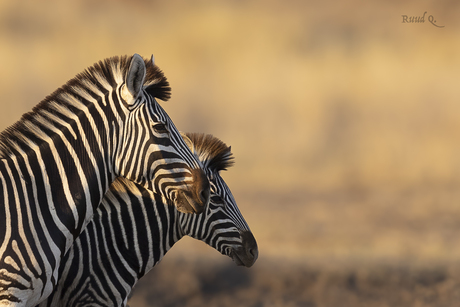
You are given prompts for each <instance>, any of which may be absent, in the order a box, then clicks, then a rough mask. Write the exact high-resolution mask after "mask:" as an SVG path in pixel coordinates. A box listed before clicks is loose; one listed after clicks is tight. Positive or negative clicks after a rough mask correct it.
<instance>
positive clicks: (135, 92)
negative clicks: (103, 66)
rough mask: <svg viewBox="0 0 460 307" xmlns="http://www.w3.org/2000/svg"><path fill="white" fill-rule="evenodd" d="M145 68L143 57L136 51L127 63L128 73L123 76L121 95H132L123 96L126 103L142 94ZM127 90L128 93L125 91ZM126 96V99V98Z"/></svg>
mask: <svg viewBox="0 0 460 307" xmlns="http://www.w3.org/2000/svg"><path fill="white" fill-rule="evenodd" d="M145 74H146V69H145V63H144V59H142V57H141V56H140V55H138V54H137V53H136V54H134V56H133V58H132V59H131V64H130V65H129V69H128V73H127V74H126V77H125V88H124V89H123V92H124V93H123V94H124V95H123V96H127V94H128V93H129V95H130V96H131V97H132V98H131V99H129V97H124V98H125V100H126V101H128V103H129V102H130V101H133V102H134V100H135V99H136V98H137V97H139V95H141V94H142V86H143V85H144V79H145ZM127 92H128V93H127ZM126 98H128V99H126Z"/></svg>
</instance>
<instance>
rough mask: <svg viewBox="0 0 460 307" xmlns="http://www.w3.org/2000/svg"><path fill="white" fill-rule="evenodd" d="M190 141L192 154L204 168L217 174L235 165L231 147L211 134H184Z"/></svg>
mask: <svg viewBox="0 0 460 307" xmlns="http://www.w3.org/2000/svg"><path fill="white" fill-rule="evenodd" d="M186 136H187V137H188V138H189V139H190V140H191V141H192V144H193V152H194V154H195V155H197V157H198V159H199V160H200V161H201V163H203V166H204V167H205V168H209V169H210V170H212V171H215V172H219V171H224V170H227V168H229V167H231V166H233V164H234V163H235V161H234V157H233V154H232V152H231V147H230V146H227V145H226V144H225V143H224V142H222V141H221V140H219V139H218V138H216V137H214V136H212V135H211V134H203V133H186Z"/></svg>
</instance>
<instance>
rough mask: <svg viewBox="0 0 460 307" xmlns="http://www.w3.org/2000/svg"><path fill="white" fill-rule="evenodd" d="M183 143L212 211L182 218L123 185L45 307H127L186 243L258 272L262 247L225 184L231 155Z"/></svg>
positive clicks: (211, 141) (107, 201)
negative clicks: (140, 285) (207, 188)
mask: <svg viewBox="0 0 460 307" xmlns="http://www.w3.org/2000/svg"><path fill="white" fill-rule="evenodd" d="M183 137H184V140H185V141H186V143H187V145H188V146H189V147H190V148H191V150H192V152H193V153H194V154H195V155H196V157H197V158H198V160H199V161H200V162H201V163H202V165H203V167H202V168H203V170H204V172H205V173H206V175H207V177H208V179H209V182H210V185H211V195H210V202H209V204H208V205H207V207H206V208H205V211H204V212H203V213H202V214H201V215H191V214H184V213H181V212H179V211H177V209H176V208H175V207H174V206H173V205H172V203H171V202H170V201H169V200H166V199H165V198H164V197H161V196H160V195H159V194H155V193H152V192H150V191H148V190H146V189H145V188H143V187H141V186H140V185H137V184H135V183H133V182H132V181H128V180H126V179H124V178H121V177H120V178H118V179H117V180H116V181H115V182H114V183H113V184H112V186H111V187H110V190H109V192H107V194H106V195H105V197H104V199H103V201H102V204H101V205H100V206H99V207H98V209H97V211H96V213H95V215H94V217H93V220H92V221H91V222H90V223H89V224H88V226H87V227H86V229H85V230H84V232H83V233H82V234H81V235H80V237H78V239H77V240H76V241H75V243H74V244H73V245H72V247H71V249H70V250H69V252H68V253H67V254H66V256H65V258H64V259H63V261H62V263H61V266H60V268H59V276H60V278H59V280H58V284H57V287H56V288H55V290H54V292H53V293H52V294H51V295H50V296H49V297H48V299H47V300H46V301H44V302H42V303H41V304H40V305H39V306H42V307H43V306H126V304H127V300H128V296H129V294H130V292H131V290H132V288H133V287H134V285H135V284H136V283H137V281H138V280H139V279H140V278H141V277H143V276H144V275H145V274H146V273H148V272H149V271H150V270H151V269H152V268H153V267H154V266H155V265H156V264H157V263H158V262H159V261H160V260H161V259H162V258H163V256H164V255H165V254H166V252H167V251H168V250H169V249H170V248H171V247H172V246H173V245H174V244H175V243H176V242H177V241H179V240H180V239H181V238H182V237H183V236H185V235H188V236H191V237H193V238H195V239H198V240H201V241H204V242H205V243H207V244H208V245H210V246H211V247H214V248H215V249H216V250H218V251H219V252H220V253H222V254H223V255H227V256H229V257H231V258H232V259H233V260H234V262H235V263H236V264H237V265H242V266H246V267H251V266H252V265H253V264H254V262H255V261H256V260H257V257H258V248H257V243H256V240H255V239H254V236H253V235H252V233H251V231H250V230H249V227H248V225H247V223H246V221H245V220H244V218H243V216H242V215H241V213H240V211H239V209H238V207H237V205H236V202H235V200H234V198H233V196H232V193H231V192H230V189H229V188H228V186H227V185H226V183H225V181H224V180H223V179H222V177H221V176H220V171H222V170H226V169H227V168H229V167H230V166H232V165H233V163H234V160H233V155H232V153H231V149H230V147H228V146H227V145H225V144H224V143H223V142H222V141H220V140H219V139H217V138H215V137H213V136H211V135H204V134H187V135H184V136H183Z"/></svg>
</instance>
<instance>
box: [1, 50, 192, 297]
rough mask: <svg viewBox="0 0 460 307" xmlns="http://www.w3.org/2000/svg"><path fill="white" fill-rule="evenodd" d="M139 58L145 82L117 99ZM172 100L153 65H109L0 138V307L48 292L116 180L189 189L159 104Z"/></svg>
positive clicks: (181, 151) (119, 61) (183, 157)
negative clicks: (128, 95) (62, 263)
mask: <svg viewBox="0 0 460 307" xmlns="http://www.w3.org/2000/svg"><path fill="white" fill-rule="evenodd" d="M135 59H137V61H136V63H141V65H140V67H144V65H145V69H146V78H145V79H144V80H143V86H141V88H140V91H139V93H138V94H137V95H136V98H135V99H134V98H133V99H130V100H129V101H128V100H126V99H125V98H126V95H125V96H124V98H122V97H121V92H122V91H123V89H124V88H125V87H124V84H125V77H126V75H127V72H128V71H131V70H130V63H132V61H134V60H135ZM139 59H140V60H139ZM142 62H143V63H142ZM138 75H141V76H142V75H143V74H138ZM141 81H142V80H141ZM26 87H27V85H25V89H24V90H27V88H26ZM169 96H170V88H169V84H168V82H167V80H166V78H165V77H164V75H163V73H162V72H161V71H160V70H159V68H158V67H157V66H155V65H154V64H153V63H152V62H151V61H149V60H142V58H140V57H139V56H137V55H135V56H133V57H127V56H124V57H114V58H110V59H106V60H104V61H100V62H98V63H96V64H95V65H94V66H92V67H89V68H88V69H87V70H85V71H84V72H83V73H81V74H78V75H77V76H76V77H75V78H73V79H72V80H70V81H69V82H67V83H66V84H65V85H64V86H62V87H61V88H59V89H58V90H56V91H55V92H54V93H52V94H51V95H50V96H48V97H46V98H45V99H44V100H43V101H42V102H41V103H39V104H38V105H37V106H36V107H35V108H34V109H33V110H32V112H29V113H26V114H24V116H23V117H22V118H21V119H20V120H19V121H18V122H17V123H15V124H13V125H12V126H11V127H9V128H7V129H6V130H5V131H3V132H2V133H0V199H2V202H3V204H2V205H0V305H2V304H10V305H11V306H34V305H35V304H37V303H38V302H40V301H41V300H43V299H44V298H46V296H47V295H48V294H49V293H51V291H52V290H53V287H54V285H55V284H56V282H57V276H58V275H57V274H58V268H59V264H60V261H61V257H62V256H63V255H64V253H65V252H66V251H67V250H68V249H69V248H70V246H71V245H72V243H73V241H74V240H75V238H76V237H77V236H78V235H79V234H80V232H81V231H82V229H83V228H84V227H85V226H86V224H87V223H88V222H89V220H90V219H91V217H92V215H93V212H94V210H95V208H96V207H97V206H98V204H99V203H100V201H101V200H102V198H103V196H104V194H105V192H106V191H107V190H108V188H109V186H110V185H111V183H112V182H113V180H115V178H116V177H117V176H124V177H127V178H129V179H131V180H134V181H136V182H137V183H139V184H141V185H143V186H144V187H145V188H149V189H151V190H152V191H155V192H157V193H159V194H160V195H162V197H165V198H171V197H172V195H173V194H174V193H173V192H174V189H181V188H187V189H188V186H189V185H192V184H193V183H192V182H191V179H190V178H192V176H191V173H192V171H193V170H194V169H196V168H198V167H199V162H198V161H197V160H196V158H195V156H194V155H193V154H192V153H191V152H190V150H189V149H188V147H187V145H186V144H185V142H184V141H183V139H182V137H181V135H180V133H179V132H178V131H177V129H176V128H175V127H174V125H173V123H172V121H171V120H170V119H169V117H168V115H167V114H166V113H165V112H164V110H163V109H162V108H161V106H160V105H159V104H158V103H157V102H156V100H155V97H158V98H162V99H168V98H169ZM133 97H134V95H133ZM128 98H129V97H128ZM157 124H161V125H164V127H165V129H166V131H163V130H164V129H163V130H160V131H157V130H158V129H156V130H155V125H157ZM157 175H158V176H157ZM172 185H175V186H174V189H172V188H171V186H172Z"/></svg>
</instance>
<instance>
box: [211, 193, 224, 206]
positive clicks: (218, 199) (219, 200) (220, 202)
mask: <svg viewBox="0 0 460 307" xmlns="http://www.w3.org/2000/svg"><path fill="white" fill-rule="evenodd" d="M211 202H212V203H213V204H215V205H223V204H224V200H223V199H222V198H221V197H220V196H219V195H213V196H211Z"/></svg>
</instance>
